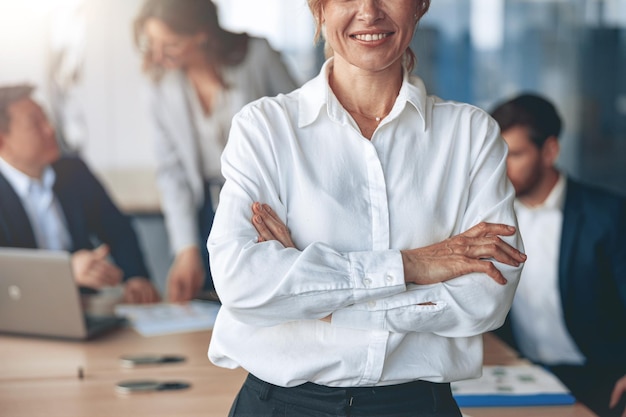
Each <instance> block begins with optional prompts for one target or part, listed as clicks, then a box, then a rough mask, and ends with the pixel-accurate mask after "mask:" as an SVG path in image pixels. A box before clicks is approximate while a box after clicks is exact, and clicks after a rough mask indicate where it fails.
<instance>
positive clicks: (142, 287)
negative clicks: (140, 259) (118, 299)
mask: <svg viewBox="0 0 626 417" xmlns="http://www.w3.org/2000/svg"><path fill="white" fill-rule="evenodd" d="M160 300H161V297H160V296H159V293H158V291H157V290H156V288H154V286H153V285H152V283H151V282H150V281H149V280H148V279H147V278H143V277H133V278H130V279H129V280H128V281H126V285H124V301H125V302H126V303H131V304H146V303H156V302H158V301H160Z"/></svg>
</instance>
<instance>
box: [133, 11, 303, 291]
mask: <svg viewBox="0 0 626 417" xmlns="http://www.w3.org/2000/svg"><path fill="white" fill-rule="evenodd" d="M134 29H135V39H136V42H137V45H138V47H139V49H140V50H141V51H142V52H143V60H144V61H143V66H144V69H145V71H146V74H147V75H148V76H149V77H150V78H151V79H152V81H153V83H152V84H151V85H150V89H149V93H150V117H151V120H152V124H151V125H152V128H153V138H154V144H155V148H156V156H157V182H158V186H159V190H160V194H161V204H162V208H163V214H164V217H165V224H166V228H167V232H168V237H169V241H170V246H171V248H172V250H173V252H174V254H175V258H174V262H173V264H172V266H171V268H170V271H169V274H168V278H167V282H168V285H167V295H168V298H169V299H170V300H171V301H186V300H189V299H191V298H192V297H193V296H194V295H196V293H197V292H198V291H199V290H200V289H201V288H203V285H204V288H205V289H210V288H211V287H212V285H213V284H212V281H211V279H210V273H209V268H208V263H207V257H208V254H207V253H206V239H207V236H208V234H209V230H210V228H211V224H212V222H213V214H214V213H213V205H214V202H213V201H212V200H211V189H215V188H216V187H217V188H219V186H220V185H221V183H222V181H223V178H222V176H221V174H220V156H221V154H222V150H223V149H224V144H225V143H226V140H227V138H228V131H229V129H230V122H231V119H232V117H233V115H234V114H235V113H236V112H238V111H239V110H240V109H241V108H242V107H243V106H244V105H245V104H247V103H248V102H250V101H253V100H256V99H257V98H259V97H263V96H266V95H269V96H273V95H276V94H278V93H281V92H283V93H284V92H289V91H291V90H293V89H294V88H296V84H295V82H294V81H293V79H292V77H291V76H290V74H289V72H288V70H287V67H286V66H285V64H284V63H283V61H282V59H281V56H280V54H279V53H278V52H276V51H275V50H273V49H272V48H271V47H270V45H269V43H268V42H267V40H265V39H262V38H254V37H250V36H248V35H247V34H245V33H232V32H229V31H226V30H224V29H222V28H221V27H220V25H219V22H218V15H217V9H216V6H215V4H214V3H213V2H212V1H211V0H145V1H144V3H143V5H142V7H141V10H140V12H139V13H138V15H137V17H136V19H135V24H134Z"/></svg>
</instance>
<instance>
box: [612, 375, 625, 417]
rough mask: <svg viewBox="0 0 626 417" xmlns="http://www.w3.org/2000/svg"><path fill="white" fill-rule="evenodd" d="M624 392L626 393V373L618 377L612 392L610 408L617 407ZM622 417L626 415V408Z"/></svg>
mask: <svg viewBox="0 0 626 417" xmlns="http://www.w3.org/2000/svg"><path fill="white" fill-rule="evenodd" d="M624 393H626V375H624V376H623V377H621V378H620V379H618V380H617V382H616V383H615V388H613V392H612V393H611V402H610V403H609V408H615V406H616V405H617V404H618V403H619V401H620V399H621V398H622V395H624ZM622 417H626V409H624V410H623V411H622Z"/></svg>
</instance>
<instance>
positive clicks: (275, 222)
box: [252, 202, 296, 248]
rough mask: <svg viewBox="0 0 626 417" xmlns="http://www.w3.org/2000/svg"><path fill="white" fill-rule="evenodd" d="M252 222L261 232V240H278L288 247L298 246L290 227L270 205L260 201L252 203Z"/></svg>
mask: <svg viewBox="0 0 626 417" xmlns="http://www.w3.org/2000/svg"><path fill="white" fill-rule="evenodd" d="M252 224H253V225H254V228H255V229H256V231H257V233H258V234H259V237H258V241H259V242H267V241H270V240H277V241H279V242H280V243H282V244H283V246H284V247H286V248H295V247H296V245H295V244H294V243H293V241H292V240H291V233H290V232H289V229H288V228H287V226H286V225H285V223H283V222H282V220H280V218H279V217H278V216H277V215H276V213H274V210H272V208H271V207H270V206H269V205H267V204H261V203H258V202H257V203H254V204H252Z"/></svg>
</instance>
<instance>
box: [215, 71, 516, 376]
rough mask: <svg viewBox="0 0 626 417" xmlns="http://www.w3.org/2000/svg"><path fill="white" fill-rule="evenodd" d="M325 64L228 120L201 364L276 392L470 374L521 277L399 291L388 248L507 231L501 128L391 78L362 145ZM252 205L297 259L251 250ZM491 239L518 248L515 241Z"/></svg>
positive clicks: (273, 244)
mask: <svg viewBox="0 0 626 417" xmlns="http://www.w3.org/2000/svg"><path fill="white" fill-rule="evenodd" d="M331 65H332V59H331V60H330V61H328V62H327V63H326V64H325V66H324V67H323V69H322V72H321V74H320V75H319V76H318V77H316V78H315V79H313V80H312V81H310V82H308V83H307V84H305V85H304V86H303V87H302V88H300V89H298V90H295V91H294V92H292V93H290V94H288V95H281V96H278V97H276V98H264V99H261V100H258V101H256V102H254V103H252V104H250V105H248V106H246V107H245V108H244V109H243V110H242V111H241V112H240V113H239V114H238V115H237V116H236V117H235V118H234V119H233V125H232V128H231V133H230V138H229V141H228V145H227V146H226V149H225V151H224V153H223V156H222V173H223V175H224V177H225V178H226V184H225V186H224V188H223V190H222V193H221V196H220V204H219V206H218V210H217V214H216V217H215V222H214V225H213V229H212V232H211V235H210V237H209V240H208V248H209V252H210V257H211V269H212V272H213V279H214V282H215V285H216V288H217V291H218V293H219V295H220V298H221V300H222V303H223V305H222V308H221V310H220V312H219V314H218V317H217V320H216V323H215V328H214V330H213V336H212V339H211V343H210V347H209V358H210V359H211V361H213V362H214V363H215V364H217V365H219V366H223V367H230V368H234V367H237V366H241V367H243V368H245V369H246V370H248V371H249V372H251V373H252V374H254V375H256V376H257V377H259V378H261V379H263V380H265V381H267V382H270V383H273V384H276V385H281V386H294V385H298V384H301V383H304V382H307V381H310V382H314V383H317V384H322V385H327V386H368V385H388V384H395V383H402V382H406V381H411V380H415V379H424V380H428V381H434V382H442V381H452V380H459V379H464V378H471V377H476V376H478V375H479V374H480V370H481V365H482V339H481V336H480V335H481V333H483V332H486V331H488V330H491V329H494V328H496V327H498V326H499V325H501V323H502V322H503V321H504V318H505V316H506V314H507V312H508V310H509V307H510V305H511V301H512V298H513V294H514V292H515V288H516V286H517V281H518V277H519V273H520V269H521V268H520V267H517V268H515V267H510V266H506V265H501V264H496V265H497V267H498V268H499V269H500V270H501V271H502V273H503V274H504V276H505V277H506V278H507V279H508V284H507V285H504V286H502V285H499V284H497V283H496V282H495V281H493V279H491V278H489V277H488V276H486V275H484V274H479V273H474V274H469V275H465V276H462V277H459V278H456V279H452V280H449V281H447V282H445V283H440V284H433V285H406V284H405V283H404V273H403V265H402V259H401V254H400V250H401V249H409V248H417V247H423V246H426V245H430V244H433V243H436V242H439V241H442V240H445V239H447V238H448V237H450V236H453V235H456V234H458V233H461V232H463V231H465V230H467V229H469V228H470V227H472V226H474V225H476V224H477V223H479V222H481V221H489V222H500V223H506V224H510V225H514V226H516V225H517V223H516V218H515V213H514V210H513V199H514V190H513V188H512V186H511V185H510V183H509V181H508V179H507V177H506V152H507V150H506V146H505V143H504V141H503V140H502V139H501V137H500V135H499V129H498V127H497V125H496V123H495V122H494V121H493V120H492V119H491V118H490V117H489V116H488V115H486V113H484V112H483V111H481V110H480V109H478V108H476V107H473V106H470V105H467V104H461V103H454V102H445V101H441V100H440V99H438V98H435V97H428V96H427V95H426V92H425V89H424V86H423V84H422V82H421V81H420V80H419V79H418V78H415V77H410V78H409V76H405V79H404V82H403V85H402V88H401V90H400V92H399V95H398V97H397V99H396V102H395V104H394V107H393V109H392V110H391V112H390V113H389V115H388V116H387V117H386V118H385V119H384V120H382V121H381V123H380V125H379V126H378V128H377V129H376V131H375V132H374V134H373V136H372V139H371V141H370V140H367V139H366V138H364V137H363V136H362V135H361V133H360V131H359V128H358V126H357V125H356V123H355V122H354V120H353V119H352V118H351V116H350V115H349V114H348V113H347V112H346V111H345V110H344V109H343V107H342V106H341V104H340V103H339V101H338V100H337V98H336V97H335V96H334V94H333V93H332V90H331V89H330V87H329V85H328V75H327V74H328V69H329V67H330V66H331ZM255 201H260V202H264V203H268V204H269V205H270V206H272V207H273V208H274V209H275V210H276V212H277V214H278V215H279V216H280V217H281V218H282V219H283V221H284V222H285V223H286V224H287V226H288V227H289V229H290V231H291V236H292V239H293V241H294V243H295V244H296V246H297V249H294V248H284V247H283V246H282V245H281V244H280V243H279V242H277V241H269V242H262V243H257V233H256V231H255V229H254V227H253V225H252V223H251V221H250V218H251V205H252V203H253V202H255ZM503 239H504V240H505V241H507V242H509V243H510V244H512V245H513V246H515V247H517V248H520V249H522V243H521V240H520V237H519V235H515V236H512V237H505V238H503ZM425 302H432V303H434V304H435V305H418V304H420V303H425ZM329 314H332V323H328V322H326V321H321V320H319V319H321V318H323V317H326V316H328V315H329Z"/></svg>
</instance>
